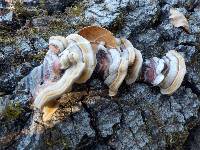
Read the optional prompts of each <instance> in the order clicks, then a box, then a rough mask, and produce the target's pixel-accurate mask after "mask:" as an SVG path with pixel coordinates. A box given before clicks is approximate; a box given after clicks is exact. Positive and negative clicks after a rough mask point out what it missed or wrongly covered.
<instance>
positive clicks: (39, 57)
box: [31, 51, 46, 62]
mask: <svg viewBox="0 0 200 150" xmlns="http://www.w3.org/2000/svg"><path fill="white" fill-rule="evenodd" d="M45 55H46V51H41V52H39V53H38V54H36V55H34V56H32V57H31V59H32V60H34V61H37V62H41V61H42V60H43V59H44V57H45Z"/></svg>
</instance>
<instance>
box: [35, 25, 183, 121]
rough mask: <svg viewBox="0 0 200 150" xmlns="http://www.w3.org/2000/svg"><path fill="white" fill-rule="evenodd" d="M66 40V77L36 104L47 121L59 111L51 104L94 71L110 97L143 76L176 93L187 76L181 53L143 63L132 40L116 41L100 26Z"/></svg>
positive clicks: (45, 91) (46, 90)
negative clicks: (107, 89)
mask: <svg viewBox="0 0 200 150" xmlns="http://www.w3.org/2000/svg"><path fill="white" fill-rule="evenodd" d="M66 39H67V41H68V46H67V48H66V49H65V50H64V51H63V52H62V53H60V54H59V60H60V64H61V69H63V70H64V74H63V75H62V77H61V78H60V79H59V80H58V81H57V82H53V83H52V84H50V85H49V86H47V87H46V88H44V89H43V90H41V91H40V92H39V94H38V95H37V97H36V98H35V101H34V105H35V107H37V108H39V109H42V110H43V112H44V115H45V116H47V117H46V118H45V120H48V119H50V117H51V115H52V114H53V113H54V112H55V110H56V109H57V107H55V109H53V110H52V109H48V105H49V106H50V105H51V107H52V102H53V101H55V100H56V99H57V98H59V97H60V96H61V95H62V94H64V93H65V92H69V91H70V90H71V87H72V85H73V84H74V83H79V84H81V83H85V82H86V81H87V80H88V79H90V77H91V75H92V73H93V72H94V70H95V71H96V72H97V73H98V74H99V75H100V76H101V77H102V78H103V80H104V83H105V84H106V85H107V86H108V87H109V96H115V95H116V94H117V92H118V89H119V87H120V85H121V84H122V82H123V81H124V80H125V82H126V84H128V85H130V84H133V83H134V82H135V81H136V80H137V79H138V78H139V77H140V76H142V77H143V78H144V81H145V82H147V83H151V84H152V85H154V86H159V87H160V89H161V93H162V94H172V93H173V92H175V91H176V90H177V89H178V88H179V87H180V85H181V83H182V81H183V78H184V75H185V73H186V66H185V62H184V58H183V57H182V56H181V55H180V54H179V53H178V52H176V51H174V50H171V51H169V52H168V53H167V54H166V56H164V57H163V58H161V59H160V58H157V57H153V58H150V59H147V60H146V61H145V63H143V58H142V54H141V52H140V51H139V50H137V49H136V48H134V47H133V45H132V43H131V42H130V41H129V40H127V39H124V38H115V37H114V36H113V34H112V33H111V32H110V31H108V30H106V29H104V28H101V27H98V26H89V27H86V28H83V29H82V30H80V31H79V32H78V34H70V35H69V36H67V37H66ZM141 70H143V71H141ZM49 114H51V115H49Z"/></svg>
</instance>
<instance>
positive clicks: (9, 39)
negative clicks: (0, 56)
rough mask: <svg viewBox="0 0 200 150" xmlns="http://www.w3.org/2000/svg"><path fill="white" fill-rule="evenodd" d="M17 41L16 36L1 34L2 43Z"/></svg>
mask: <svg viewBox="0 0 200 150" xmlns="http://www.w3.org/2000/svg"><path fill="white" fill-rule="evenodd" d="M15 42H16V38H15V37H14V36H9V35H0V44H3V45H9V44H13V43H15Z"/></svg>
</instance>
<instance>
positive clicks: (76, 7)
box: [65, 3, 85, 17]
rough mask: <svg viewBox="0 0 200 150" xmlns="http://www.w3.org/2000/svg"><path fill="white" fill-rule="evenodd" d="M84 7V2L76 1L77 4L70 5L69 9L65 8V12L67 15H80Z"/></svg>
mask: <svg viewBox="0 0 200 150" xmlns="http://www.w3.org/2000/svg"><path fill="white" fill-rule="evenodd" d="M84 9H85V4H84V3H78V4H76V5H74V6H72V7H70V8H69V9H66V12H65V13H66V15H68V16H69V17H78V16H81V15H82V13H83V11H84Z"/></svg>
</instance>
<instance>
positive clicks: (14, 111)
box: [4, 103, 23, 120]
mask: <svg viewBox="0 0 200 150" xmlns="http://www.w3.org/2000/svg"><path fill="white" fill-rule="evenodd" d="M22 112H23V109H22V108H21V106H20V104H19V103H16V104H10V105H8V106H7V108H6V111H5V112H4V117H5V119H6V120H13V119H17V118H18V117H19V116H20V114H21V113H22Z"/></svg>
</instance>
